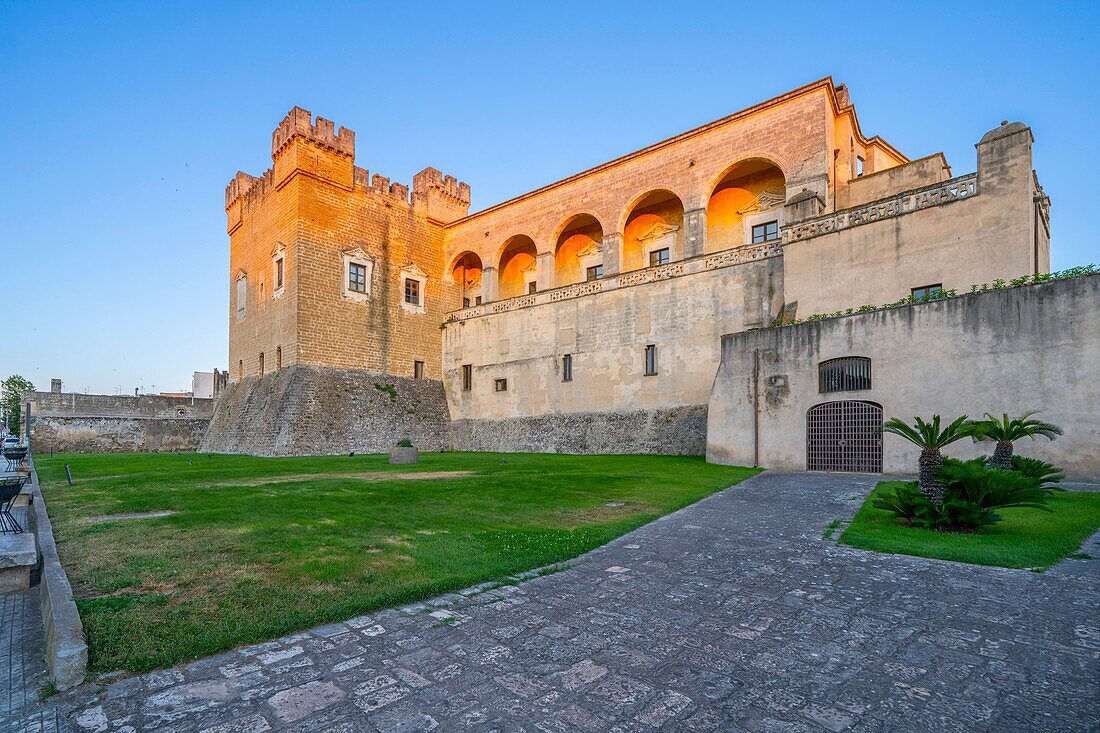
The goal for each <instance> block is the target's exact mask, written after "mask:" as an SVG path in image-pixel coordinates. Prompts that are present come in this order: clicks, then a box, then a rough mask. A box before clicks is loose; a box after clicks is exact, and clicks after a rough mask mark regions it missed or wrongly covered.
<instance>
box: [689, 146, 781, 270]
mask: <svg viewBox="0 0 1100 733" xmlns="http://www.w3.org/2000/svg"><path fill="white" fill-rule="evenodd" d="M786 200H787V179H786V176H785V175H784V174H783V169H782V168H781V167H780V166H779V165H778V164H777V163H776V162H774V161H773V160H771V159H769V158H765V157H759V156H752V157H747V158H742V159H741V160H739V161H738V162H736V163H734V164H733V165H731V166H729V167H727V168H726V169H725V170H724V171H722V173H720V174H719V175H718V176H716V177H715V179H714V180H713V182H712V184H711V187H710V197H709V199H708V200H707V236H706V251H707V252H717V251H720V250H724V249H731V248H733V247H741V246H743V245H746V244H753V243H754V242H753V234H752V232H753V226H758V227H762V229H760V230H759V231H760V232H762V233H763V240H762V241H772V240H773V239H778V238H779V227H780V226H782V223H783V222H782V218H783V204H784V203H785V202H786ZM773 222H774V227H773V226H770V225H771V224H772V223H773ZM757 239H761V237H760V236H758V237H757ZM756 243H757V244H759V243H760V242H756Z"/></svg>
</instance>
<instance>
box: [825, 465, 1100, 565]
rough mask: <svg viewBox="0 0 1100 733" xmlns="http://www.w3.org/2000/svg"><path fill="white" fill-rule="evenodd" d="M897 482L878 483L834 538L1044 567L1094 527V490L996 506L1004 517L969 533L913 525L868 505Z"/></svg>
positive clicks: (1099, 502) (1099, 498)
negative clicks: (1039, 503)
mask: <svg viewBox="0 0 1100 733" xmlns="http://www.w3.org/2000/svg"><path fill="white" fill-rule="evenodd" d="M899 483H900V482H897V481H883V482H881V483H879V485H878V486H877V487H876V488H875V490H874V491H873V492H872V493H871V495H870V496H869V497H867V500H866V501H864V502H863V506H862V507H861V508H860V510H859V512H858V513H857V514H856V516H855V519H853V520H852V524H851V526H849V527H848V529H847V530H845V532H844V534H842V535H841V536H840V543H841V544H845V545H851V546H852V547H859V548H862V549H864V550H875V551H877V552H895V553H899V554H902V555H917V556H919V557H932V558H937V559H939V560H957V561H959V562H968V563H974V564H976V565H996V566H999V567H1004V568H1035V569H1045V568H1048V567H1050V566H1051V565H1053V564H1054V563H1056V562H1058V561H1059V560H1061V559H1062V558H1064V557H1067V556H1069V555H1072V554H1074V553H1076V552H1077V551H1078V548H1080V547H1081V543H1082V542H1084V541H1085V540H1086V539H1087V538H1088V537H1089V535H1091V534H1092V533H1093V532H1095V531H1096V529H1097V528H1098V527H1100V492H1091V491H1055V492H1054V493H1053V494H1052V496H1051V500H1050V504H1049V506H1050V509H1051V511H1049V512H1044V511H1041V510H1039V509H999V510H997V513H998V514H1000V515H1001V516H1002V517H1004V521H1002V522H998V523H997V524H994V525H993V526H991V527H988V528H986V529H983V530H982V531H980V532H975V533H973V534H965V533H955V532H937V531H934V530H929V529H916V528H915V527H910V526H908V525H906V524H905V523H904V521H903V520H900V519H898V518H896V517H895V516H894V515H893V514H891V513H890V512H887V511H885V510H883V509H875V508H874V507H872V506H871V500H872V499H873V498H874V496H875V495H876V494H877V493H878V492H880V491H884V490H886V489H890V488H893V487H895V486H898V485H899Z"/></svg>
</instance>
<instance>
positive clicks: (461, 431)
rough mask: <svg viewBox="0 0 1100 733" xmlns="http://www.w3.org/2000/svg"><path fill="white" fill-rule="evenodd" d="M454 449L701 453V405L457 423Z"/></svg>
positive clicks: (704, 421)
mask: <svg viewBox="0 0 1100 733" xmlns="http://www.w3.org/2000/svg"><path fill="white" fill-rule="evenodd" d="M452 435H453V440H454V446H455V448H456V449H457V450H472V451H506V452H511V451H520V452H539V453H659V454H667V455H702V454H703V453H704V452H705V451H706V443H707V407H706V405H697V406H688V407H675V408H669V409H654V410H620V411H613V412H573V413H555V414H548V415H538V416H531V417H511V418H502V419H495V420H456V421H455V422H454V424H453V427H452Z"/></svg>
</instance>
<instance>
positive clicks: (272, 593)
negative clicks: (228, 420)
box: [35, 453, 756, 672]
mask: <svg viewBox="0 0 1100 733" xmlns="http://www.w3.org/2000/svg"><path fill="white" fill-rule="evenodd" d="M66 463H68V464H69V465H70V467H71V468H72V473H73V478H74V481H75V485H74V486H72V487H69V486H67V485H66V483H65V474H64V465H65V464H66ZM35 464H36V466H37V468H38V471H39V475H40V478H41V480H42V489H43V492H44V493H45V496H46V502H47V506H48V507H49V511H50V516H51V517H52V518H53V524H54V532H55V534H56V536H57V541H58V545H59V548H60V552H61V558H62V561H63V563H64V564H65V568H66V570H67V571H68V573H69V578H70V579H71V580H72V583H73V587H74V590H75V592H76V595H77V604H78V606H79V607H80V613H81V617H82V618H83V620H84V628H85V631H86V633H87V636H88V643H89V646H90V650H91V667H92V668H93V670H95V671H100V672H103V671H109V670H115V669H125V670H130V671H134V672H137V671H142V670H147V669H152V668H157V667H165V666H169V665H171V664H174V663H177V662H182V661H185V660H189V659H194V658H198V657H202V656H206V655H210V654H213V653H216V652H219V651H223V650H226V649H231V648H233V647H235V646H239V645H242V644H249V643H254V642H258V641H263V640H266V639H271V638H275V637H278V636H281V635H284V634H288V633H291V632H294V631H297V630H300V629H304V628H309V627H311V626H314V625H317V624H322V623H328V622H332V621H337V620H343V619H347V618H350V617H352V616H355V615H357V614H362V613H365V612H369V611H371V610H374V609H378V608H383V607H388V606H394V605H398V604H403V603H407V602H411V601H415V600H420V599H424V598H430V597H432V596H435V595H438V594H440V593H444V592H448V591H452V590H457V589H461V588H465V587H468V586H471V585H475V584H477V583H480V582H482V581H486V580H502V579H505V578H506V577H507V576H509V575H512V574H515V573H517V572H521V571H524V570H530V569H533V568H537V567H540V566H543V565H547V564H550V563H555V562H560V561H562V560H566V559H568V558H571V557H575V556H577V555H580V554H582V553H584V552H586V551H588V550H590V549H592V548H595V547H598V546H600V545H602V544H605V543H606V542H608V541H610V540H611V539H613V538H615V537H618V536H619V535H622V534H624V533H625V532H628V531H630V530H631V529H634V528H635V527H638V526H640V525H642V524H644V523H646V522H649V521H651V520H653V519H655V518H657V517H659V516H661V515H663V514H666V513H668V512H671V511H673V510H675V509H678V508H680V507H683V506H686V505H687V504H690V503H692V502H694V501H697V500H699V499H701V498H703V497H705V496H707V495H709V494H711V493H713V492H715V491H718V490H720V489H723V488H725V487H727V486H729V485H731V484H734V483H737V482H738V481H741V480H743V479H745V478H747V477H749V476H751V475H753V474H754V473H756V471H755V470H753V469H745V468H731V467H727V466H716V465H711V464H707V463H705V462H704V461H703V460H702V459H701V458H688V457H675V456H563V455H529V454H495V453H428V454H422V455H421V461H420V463H419V464H418V465H412V466H390V465H389V464H388V463H387V462H386V458H385V456H355V457H347V456H337V457H322V458H254V457H249V456H228V455H207V454H148V453H146V454H105V455H83V454H82V455H55V456H53V457H52V458H49V457H42V458H36V460H35ZM425 472H428V473H438V472H452V473H450V474H449V475H442V476H440V475H429V476H421V477H419V478H416V477H415V476H414V474H416V473H420V474H424V473H425ZM455 472H468V473H455ZM402 474H413V475H409V476H407V477H405V478H401V475H402ZM154 511H171V512H174V514H172V515H170V516H165V517H160V518H154V519H150V518H142V519H113V520H107V521H96V520H93V517H100V516H102V515H112V514H121V513H129V512H154Z"/></svg>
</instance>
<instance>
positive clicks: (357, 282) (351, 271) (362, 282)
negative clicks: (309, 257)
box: [298, 262, 367, 293]
mask: <svg viewBox="0 0 1100 733" xmlns="http://www.w3.org/2000/svg"><path fill="white" fill-rule="evenodd" d="M301 269H302V268H301V267H300V266H299V268H298V270H299V273H298V274H299V277H301ZM348 290H350V291H352V292H353V293H365V292H367V266H366V265H361V264H359V263H358V262H351V263H348Z"/></svg>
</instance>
